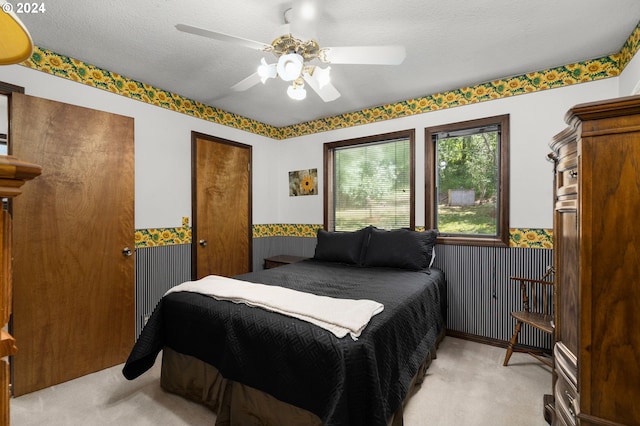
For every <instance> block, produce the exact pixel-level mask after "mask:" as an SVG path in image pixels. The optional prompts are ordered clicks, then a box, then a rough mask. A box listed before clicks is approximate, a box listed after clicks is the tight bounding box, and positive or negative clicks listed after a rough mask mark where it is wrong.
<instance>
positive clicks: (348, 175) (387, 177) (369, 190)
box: [324, 130, 415, 231]
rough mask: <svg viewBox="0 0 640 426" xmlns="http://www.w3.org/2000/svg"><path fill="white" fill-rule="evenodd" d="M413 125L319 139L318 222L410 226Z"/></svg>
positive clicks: (343, 226)
mask: <svg viewBox="0 0 640 426" xmlns="http://www.w3.org/2000/svg"><path fill="white" fill-rule="evenodd" d="M414 135H415V132H414V131H413V130H407V131H401V132H395V133H387V134H383V135H376V136H370V137H366V138H358V139H350V140H345V141H339V142H331V143H325V144H324V165H325V174H324V175H325V191H324V194H325V195H324V196H325V200H324V201H325V202H324V208H325V211H324V226H325V229H327V230H330V231H353V230H357V229H360V228H363V227H365V226H368V225H374V226H376V227H378V228H382V229H396V228H412V229H413V228H414V225H415V220H414V218H415V213H414V211H415V208H414V207H415V196H414V180H415V178H414V162H415V161H414Z"/></svg>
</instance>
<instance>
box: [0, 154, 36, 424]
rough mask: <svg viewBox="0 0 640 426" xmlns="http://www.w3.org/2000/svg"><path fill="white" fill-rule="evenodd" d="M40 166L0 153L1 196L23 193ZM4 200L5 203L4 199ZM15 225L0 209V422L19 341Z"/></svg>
mask: <svg viewBox="0 0 640 426" xmlns="http://www.w3.org/2000/svg"><path fill="white" fill-rule="evenodd" d="M41 172H42V169H41V168H40V166H38V165H36V164H32V163H26V162H24V161H20V160H18V159H17V158H15V157H13V156H9V155H0V197H1V198H13V197H16V196H18V195H20V193H21V190H20V187H21V186H22V185H23V184H24V183H25V182H26V181H28V180H31V179H33V178H35V177H37V176H39V175H40V173H41ZM3 204H4V203H3ZM12 237H13V235H12V227H11V215H10V214H9V212H8V211H7V210H6V209H5V208H4V207H3V208H2V209H1V210H0V322H1V324H0V328H2V330H0V425H8V424H9V398H10V396H11V395H10V393H11V392H10V387H9V383H10V374H9V363H8V362H7V357H8V356H11V355H15V354H16V352H17V351H18V348H17V347H16V341H15V339H14V338H13V336H12V335H11V334H9V332H8V331H7V323H8V322H9V319H10V317H11V310H12V303H11V299H12V294H13V283H12V273H11V272H12V268H11V264H12V246H13V244H12V241H13V239H12Z"/></svg>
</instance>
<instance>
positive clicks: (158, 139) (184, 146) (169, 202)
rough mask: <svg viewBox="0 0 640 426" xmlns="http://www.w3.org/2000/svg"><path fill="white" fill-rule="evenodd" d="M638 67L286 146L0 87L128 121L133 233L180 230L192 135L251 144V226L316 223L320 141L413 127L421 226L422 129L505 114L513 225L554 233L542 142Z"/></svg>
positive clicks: (84, 97) (8, 71) (163, 113)
mask: <svg viewBox="0 0 640 426" xmlns="http://www.w3.org/2000/svg"><path fill="white" fill-rule="evenodd" d="M639 68H640V61H639V60H638V58H637V57H636V58H635V59H634V62H633V64H630V66H629V67H628V68H627V70H628V71H627V70H625V75H624V81H623V79H622V78H610V79H607V80H600V81H596V82H591V83H583V84H578V85H574V86H569V87H564V88H559V89H553V90H547V91H542V92H537V93H533V94H527V95H520V96H515V97H511V98H505V99H499V100H495V101H490V102H484V103H480V104H474V105H468V106H464V107H457V108H452V109H447V110H442V111H436V112H431V113H426V114H420V115H416V116H412V117H404V118H400V119H396V120H388V121H385V122H380V123H374V124H368V125H363V126H357V127H351V128H347V129H339V130H333V131H329V132H324V133H318V134H314V135H309V136H301V137H297V138H292V139H288V140H285V141H274V140H271V139H269V138H265V137H262V136H258V135H254V134H251V133H247V132H244V131H241V130H236V129H233V128H230V127H226V126H221V125H218V124H215V123H210V122H207V121H204V120H199V119H196V118H193V117H190V116H186V115H184V114H180V113H176V112H172V111H168V110H165V109H162V108H159V107H155V106H151V105H148V104H145V103H142V102H139V101H135V100H131V99H129V98H125V97H123V96H119V95H115V94H112V93H109V92H106V91H103V90H100V89H95V88H91V87H89V86H86V85H84V84H80V83H76V82H72V81H69V80H65V79H62V78H58V77H54V76H51V75H49V74H46V73H43V72H40V71H35V70H32V69H29V68H25V67H22V66H19V65H11V66H4V67H0V81H4V82H7V83H11V84H15V85H18V86H22V87H24V88H25V92H26V94H28V95H33V96H38V97H42V98H46V99H52V100H56V101H60V102H66V103H71V104H75V105H81V106H85V107H89V108H94V109H99V110H103V111H109V112H113V113H117V114H121V115H126V116H130V117H134V119H135V157H136V161H135V165H136V170H135V179H136V185H135V191H136V194H135V200H136V204H135V209H136V212H135V227H136V229H142V228H162V227H178V226H180V225H181V219H182V217H191V186H190V185H191V171H190V167H191V131H197V132H202V133H205V134H210V135H214V136H218V137H222V138H225V139H230V140H234V141H237V142H242V143H246V144H250V145H252V146H253V164H254V168H253V222H254V223H255V224H263V223H300V224H320V223H322V220H323V207H322V205H323V196H322V188H323V184H324V179H323V178H324V177H323V176H322V170H323V160H322V155H323V151H322V150H323V143H325V142H331V141H336V140H342V139H350V138H355V137H361V136H367V135H372V134H378V133H385V132H391V131H395V130H401V129H408V128H414V129H415V130H416V167H417V170H416V189H417V194H416V224H417V225H424V224H425V223H424V128H425V127H429V126H435V125H440V124H445V123H452V122H458V121H464V120H471V119H476V118H483V117H488V116H493V115H500V114H510V115H511V122H510V124H511V171H510V173H511V182H510V185H511V188H510V193H511V197H510V198H511V216H510V226H511V227H525V228H551V227H552V225H553V223H552V200H551V197H552V174H551V170H552V169H551V164H550V163H549V162H547V161H546V155H547V153H548V152H549V147H548V144H549V141H550V140H551V138H552V137H553V135H554V134H556V133H557V132H559V131H560V130H562V129H563V128H564V127H565V123H564V114H565V112H566V111H567V109H569V108H570V107H571V106H573V105H575V104H578V103H582V102H590V101H595V100H599V99H607V98H614V97H616V96H618V94H619V93H620V92H621V91H623V90H625V91H626V90H628V86H632V87H633V86H635V83H636V81H637V78H636V79H635V80H636V81H633V80H634V75H638V69H639ZM619 80H620V81H619ZM622 86H624V89H623V88H622ZM25 160H28V159H25ZM310 168H317V169H318V172H319V182H318V188H319V190H320V194H319V195H315V196H304V197H289V192H288V172H289V171H293V170H302V169H310Z"/></svg>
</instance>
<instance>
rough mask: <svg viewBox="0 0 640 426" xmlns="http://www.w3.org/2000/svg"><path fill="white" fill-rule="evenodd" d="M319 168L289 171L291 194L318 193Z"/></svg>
mask: <svg viewBox="0 0 640 426" xmlns="http://www.w3.org/2000/svg"><path fill="white" fill-rule="evenodd" d="M317 194H318V169H308V170H297V171H295V172H289V196H290V197H297V196H298V195H317Z"/></svg>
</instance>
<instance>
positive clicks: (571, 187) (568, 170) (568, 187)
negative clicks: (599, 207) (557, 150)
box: [556, 157, 578, 198]
mask: <svg viewBox="0 0 640 426" xmlns="http://www.w3.org/2000/svg"><path fill="white" fill-rule="evenodd" d="M577 194H578V158H577V157H574V158H570V159H565V160H563V161H562V162H560V163H558V167H557V168H556V196H557V197H558V198H560V197H570V196H576V195H577Z"/></svg>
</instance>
